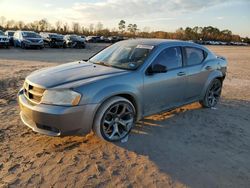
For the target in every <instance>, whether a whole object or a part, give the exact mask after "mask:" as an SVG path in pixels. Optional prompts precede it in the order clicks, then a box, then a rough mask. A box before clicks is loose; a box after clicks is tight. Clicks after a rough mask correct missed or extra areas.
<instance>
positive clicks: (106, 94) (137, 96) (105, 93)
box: [91, 84, 143, 119]
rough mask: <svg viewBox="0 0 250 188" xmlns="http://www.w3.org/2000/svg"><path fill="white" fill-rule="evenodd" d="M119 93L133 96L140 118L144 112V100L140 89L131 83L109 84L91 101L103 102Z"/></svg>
mask: <svg viewBox="0 0 250 188" xmlns="http://www.w3.org/2000/svg"><path fill="white" fill-rule="evenodd" d="M118 95H128V96H130V98H133V101H131V102H132V103H135V108H136V110H137V118H138V119H140V117H141V115H142V114H141V112H142V102H143V98H142V95H141V93H140V91H139V89H137V88H134V87H131V86H129V85H125V84H124V85H123V84H120V85H116V86H108V87H105V88H103V89H101V90H100V91H98V92H97V93H96V94H95V95H94V96H93V97H92V101H91V103H98V104H102V103H103V102H104V101H106V100H107V99H109V98H111V97H113V96H118Z"/></svg>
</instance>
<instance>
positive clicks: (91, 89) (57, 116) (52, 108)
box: [18, 39, 227, 141]
mask: <svg viewBox="0 0 250 188" xmlns="http://www.w3.org/2000/svg"><path fill="white" fill-rule="evenodd" d="M226 69H227V61H226V59H225V58H223V57H218V56H216V55H215V54H214V53H212V52H211V51H210V50H208V49H207V48H205V47H204V46H200V45H198V44H195V43H191V42H184V41H174V40H160V39H138V40H126V41H122V42H118V43H115V44H113V45H111V46H109V47H107V48H105V49H104V50H102V51H101V52H99V53H97V54H96V55H95V56H93V57H92V58H90V59H89V60H87V61H80V62H79V61H76V62H72V63H68V64H64V65H60V66H57V67H52V68H47V69H42V70H40V71H35V72H34V73H32V74H31V75H29V76H28V77H27V78H26V79H25V82H24V85H23V88H22V89H21V90H20V92H19V94H18V101H19V105H20V108H21V114H20V115H21V119H22V121H23V122H24V124H26V125H27V126H29V127H30V128H32V129H33V130H34V131H36V132H39V133H42V134H46V135H50V136H62V135H75V134H87V133H89V132H91V130H93V131H94V132H95V133H96V134H97V135H98V136H99V137H100V138H102V139H105V140H108V141H117V140H121V139H123V138H125V137H126V136H127V135H128V134H129V132H130V131H131V129H132V128H133V126H134V124H135V122H136V121H139V120H140V119H142V118H143V117H146V116H149V115H151V114H155V113H159V112H162V111H166V110H169V109H173V108H176V107H179V106H182V105H186V104H189V103H193V102H196V101H199V102H200V103H201V104H202V106H204V107H207V108H211V107H214V106H215V105H216V104H217V102H218V100H219V98H220V95H221V91H222V85H223V81H224V78H225V76H226ZM184 91H185V92H184ZM180 128H181V127H180Z"/></svg>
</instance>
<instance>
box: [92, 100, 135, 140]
mask: <svg viewBox="0 0 250 188" xmlns="http://www.w3.org/2000/svg"><path fill="white" fill-rule="evenodd" d="M135 117H136V111H135V108H134V106H133V104H132V103H131V102H130V101H129V100H127V99H125V98H122V97H113V98H111V99H109V100H107V101H106V102H104V104H103V105H102V106H101V107H100V109H99V110H98V112H97V114H96V117H95V120H94V125H93V130H94V132H95V134H96V135H97V136H98V137H100V138H102V139H104V140H107V141H119V140H121V139H123V138H124V137H126V136H127V135H128V134H129V132H130V131H131V129H132V127H133V125H134V123H135Z"/></svg>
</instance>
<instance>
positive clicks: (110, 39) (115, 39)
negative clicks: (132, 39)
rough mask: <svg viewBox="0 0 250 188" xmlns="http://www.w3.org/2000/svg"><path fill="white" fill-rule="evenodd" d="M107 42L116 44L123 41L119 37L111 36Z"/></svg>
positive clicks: (122, 38)
mask: <svg viewBox="0 0 250 188" xmlns="http://www.w3.org/2000/svg"><path fill="white" fill-rule="evenodd" d="M108 40H109V42H110V43H116V42H119V41H122V40H125V39H124V37H121V36H111V37H108Z"/></svg>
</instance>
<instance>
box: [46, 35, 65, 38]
mask: <svg viewBox="0 0 250 188" xmlns="http://www.w3.org/2000/svg"><path fill="white" fill-rule="evenodd" d="M49 36H50V37H51V38H62V36H61V35H57V34H49Z"/></svg>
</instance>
